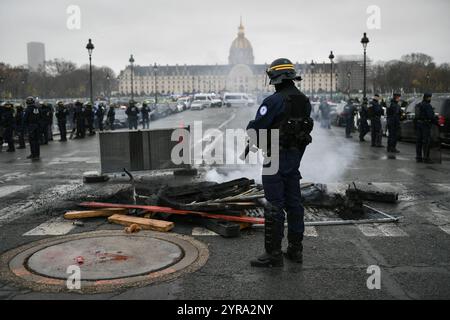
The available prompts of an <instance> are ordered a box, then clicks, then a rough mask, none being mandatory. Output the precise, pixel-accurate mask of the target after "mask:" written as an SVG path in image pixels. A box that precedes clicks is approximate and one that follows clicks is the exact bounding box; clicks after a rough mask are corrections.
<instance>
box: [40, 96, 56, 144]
mask: <svg viewBox="0 0 450 320" xmlns="http://www.w3.org/2000/svg"><path fill="white" fill-rule="evenodd" d="M40 106H41V124H40V128H41V138H40V143H41V144H48V141H49V126H50V125H51V123H52V119H53V112H52V107H51V105H50V104H48V103H47V102H42V103H40Z"/></svg>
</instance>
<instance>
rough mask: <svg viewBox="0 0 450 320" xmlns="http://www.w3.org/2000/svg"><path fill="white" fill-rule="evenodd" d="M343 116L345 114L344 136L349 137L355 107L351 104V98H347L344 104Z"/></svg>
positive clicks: (353, 122) (353, 123) (353, 121)
mask: <svg viewBox="0 0 450 320" xmlns="http://www.w3.org/2000/svg"><path fill="white" fill-rule="evenodd" d="M343 113H344V116H345V137H346V138H351V137H352V135H351V133H352V130H353V127H354V125H355V120H354V119H355V113H356V109H355V106H354V105H353V100H352V99H350V100H348V102H347V104H346V105H345V106H344V112H343Z"/></svg>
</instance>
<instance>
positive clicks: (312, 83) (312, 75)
mask: <svg viewBox="0 0 450 320" xmlns="http://www.w3.org/2000/svg"><path fill="white" fill-rule="evenodd" d="M310 66H311V96H312V95H313V94H314V89H313V87H314V67H315V66H316V64H315V63H314V61H313V60H311V64H310Z"/></svg>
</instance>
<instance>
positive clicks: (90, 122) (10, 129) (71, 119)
mask: <svg viewBox="0 0 450 320" xmlns="http://www.w3.org/2000/svg"><path fill="white" fill-rule="evenodd" d="M105 116H106V119H107V121H106V122H107V124H108V126H109V129H112V130H113V129H114V120H115V110H114V108H113V107H110V108H109V110H108V111H107V107H106V105H105V104H104V103H99V104H98V106H97V108H95V109H94V107H93V105H92V103H90V102H86V103H82V102H81V101H78V100H77V101H75V103H73V104H68V105H66V104H65V103H64V102H63V101H58V102H57V103H56V106H55V107H53V105H52V104H50V103H47V102H43V101H41V102H38V101H37V100H36V99H35V98H34V97H28V98H27V99H26V100H25V108H24V107H23V106H22V105H21V104H13V103H11V102H4V103H1V104H0V152H1V151H3V150H2V147H3V144H4V143H7V145H8V148H7V150H6V152H15V151H16V147H15V140H16V139H15V137H17V142H18V149H25V148H26V145H25V137H26V136H28V140H29V144H30V155H29V156H28V159H32V160H38V159H39V158H40V146H41V145H46V144H48V143H49V141H52V140H53V125H54V123H53V122H54V119H56V121H57V126H58V129H59V133H60V141H61V142H66V141H67V127H68V124H70V127H71V128H72V132H71V133H70V138H71V139H72V138H73V139H83V138H84V137H85V136H86V135H90V136H92V135H95V124H94V120H95V119H96V120H97V123H96V127H97V128H98V129H99V130H100V131H103V130H104V128H105Z"/></svg>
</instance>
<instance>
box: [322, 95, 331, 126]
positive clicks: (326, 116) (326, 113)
mask: <svg viewBox="0 0 450 320" xmlns="http://www.w3.org/2000/svg"><path fill="white" fill-rule="evenodd" d="M319 111H320V127H321V128H325V129H331V124H330V113H331V108H330V105H329V104H328V102H327V101H326V99H325V98H322V99H321V101H320V105H319Z"/></svg>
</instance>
